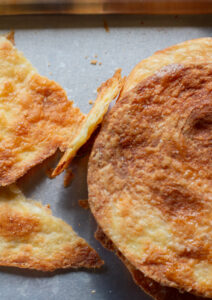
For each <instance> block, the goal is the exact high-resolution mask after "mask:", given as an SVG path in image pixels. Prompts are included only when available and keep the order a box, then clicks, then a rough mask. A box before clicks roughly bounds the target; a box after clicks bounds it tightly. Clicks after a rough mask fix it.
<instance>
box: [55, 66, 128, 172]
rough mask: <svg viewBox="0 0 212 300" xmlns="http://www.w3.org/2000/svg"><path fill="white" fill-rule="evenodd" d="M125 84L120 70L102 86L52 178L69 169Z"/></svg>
mask: <svg viewBox="0 0 212 300" xmlns="http://www.w3.org/2000/svg"><path fill="white" fill-rule="evenodd" d="M123 83H124V80H123V79H122V77H121V69H119V70H117V71H116V72H115V74H114V75H113V77H112V78H110V79H108V80H107V81H106V82H104V83H103V84H102V85H101V86H100V88H99V89H98V96H97V99H96V101H95V103H94V106H93V107H92V109H91V111H90V112H89V113H88V115H87V116H86V118H85V120H84V121H83V124H82V126H81V127H80V128H79V130H78V132H77V135H76V136H75V138H74V139H73V140H72V141H71V143H70V144H69V146H68V149H67V150H66V152H65V154H64V155H63V157H62V158H61V160H60V162H59V163H58V165H57V167H56V168H55V170H54V171H53V173H52V177H55V176H57V175H59V174H60V173H61V172H63V171H64V170H65V169H66V168H67V167H68V165H69V163H70V162H71V160H72V159H73V157H74V156H75V154H76V153H77V151H78V150H79V148H80V147H81V146H82V145H83V144H85V143H86V142H87V140H88V139H89V138H90V137H91V135H92V133H93V132H94V131H95V129H96V128H97V126H98V125H99V124H100V123H101V122H102V120H103V117H104V115H105V114H106V112H107V110H108V108H109V105H110V103H111V102H112V101H113V100H114V99H115V98H116V97H117V96H118V94H119V93H120V91H121V89H122V87H123Z"/></svg>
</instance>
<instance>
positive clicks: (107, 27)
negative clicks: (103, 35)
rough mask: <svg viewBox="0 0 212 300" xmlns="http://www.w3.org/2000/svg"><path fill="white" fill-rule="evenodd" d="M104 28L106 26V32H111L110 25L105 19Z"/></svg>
mask: <svg viewBox="0 0 212 300" xmlns="http://www.w3.org/2000/svg"><path fill="white" fill-rule="evenodd" d="M104 28H105V31H106V32H110V29H109V26H108V23H107V21H106V20H104Z"/></svg>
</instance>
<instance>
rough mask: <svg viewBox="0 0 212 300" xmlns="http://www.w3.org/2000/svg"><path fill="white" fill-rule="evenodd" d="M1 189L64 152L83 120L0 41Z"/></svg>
mask: <svg viewBox="0 0 212 300" xmlns="http://www.w3.org/2000/svg"><path fill="white" fill-rule="evenodd" d="M0 83H1V88H0V100H1V101H0V102H1V112H0V185H2V186H5V185H8V184H10V183H12V182H14V181H16V180H17V179H18V178H19V177H21V176H23V175H24V174H25V173H26V172H27V171H28V170H29V169H30V168H31V167H33V166H34V165H36V164H39V163H41V162H42V161H43V160H44V159H46V158H47V157H49V156H51V155H53V154H54V153H55V151H56V150H57V149H58V148H59V149H60V150H61V151H65V150H66V148H67V146H68V145H69V143H70V141H71V140H72V138H73V137H74V136H75V134H76V132H77V130H78V127H79V126H81V124H82V122H83V120H84V115H83V114H82V113H81V112H80V110H79V109H78V108H74V107H73V103H72V102H70V101H68V99H67V95H66V93H65V91H64V90H63V89H62V88H61V87H60V86H59V85H58V84H57V83H55V82H54V81H52V80H49V79H47V78H46V77H43V76H40V75H39V74H38V73H37V72H36V70H35V69H34V68H33V67H32V66H31V64H30V63H29V62H28V61H27V60H26V59H25V58H24V56H23V55H22V54H21V53H20V52H18V50H17V49H16V48H15V47H14V46H13V44H12V43H11V42H10V41H9V40H8V39H6V38H5V37H0Z"/></svg>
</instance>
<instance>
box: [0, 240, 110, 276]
mask: <svg viewBox="0 0 212 300" xmlns="http://www.w3.org/2000/svg"><path fill="white" fill-rule="evenodd" d="M103 264H104V262H103V261H102V260H101V259H100V257H99V255H98V254H97V252H96V251H95V250H94V249H93V248H91V247H90V246H88V244H86V243H85V242H83V241H82V242H80V243H78V245H75V247H74V248H73V247H70V246H67V247H66V248H64V249H61V252H59V253H58V254H57V255H55V256H54V257H50V258H49V259H42V260H40V259H39V258H38V259H37V258H35V257H33V256H32V253H31V251H30V246H29V247H27V246H26V247H25V249H23V251H22V253H20V254H18V255H15V257H14V258H13V257H12V256H10V257H8V258H7V259H0V265H1V266H7V267H17V268H24V269H33V270H38V271H43V272H53V271H55V270H57V269H69V268H100V267H101V266H102V265H103Z"/></svg>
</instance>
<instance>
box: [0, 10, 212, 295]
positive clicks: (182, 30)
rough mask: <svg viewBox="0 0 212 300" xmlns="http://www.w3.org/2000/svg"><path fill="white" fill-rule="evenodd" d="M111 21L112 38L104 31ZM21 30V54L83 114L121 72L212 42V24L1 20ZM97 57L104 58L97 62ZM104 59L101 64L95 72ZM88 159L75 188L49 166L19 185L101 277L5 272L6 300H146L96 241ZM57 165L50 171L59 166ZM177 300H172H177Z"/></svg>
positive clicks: (0, 283)
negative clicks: (86, 247)
mask: <svg viewBox="0 0 212 300" xmlns="http://www.w3.org/2000/svg"><path fill="white" fill-rule="evenodd" d="M104 21H107V23H108V26H109V29H110V30H109V32H107V31H106V30H105V28H104V26H103V24H104ZM11 29H13V30H15V40H16V45H17V47H18V49H20V50H22V51H23V52H24V54H25V56H26V57H27V58H28V59H29V60H30V61H31V62H32V64H33V65H34V66H35V67H36V68H37V69H38V70H39V72H40V73H41V74H42V75H45V76H48V77H49V78H52V79H54V80H56V81H58V82H59V83H60V84H61V85H62V86H63V87H64V88H65V90H66V91H67V93H68V96H69V98H70V99H74V101H75V104H76V105H77V106H79V107H80V108H81V109H82V111H83V112H85V113H87V112H88V111H89V109H90V108H91V106H90V105H89V103H88V101H89V100H90V99H95V96H96V88H97V87H98V86H99V85H100V84H101V83H102V82H103V81H104V80H106V79H107V78H108V77H110V76H111V75H112V74H113V72H114V70H115V69H117V68H119V67H122V69H123V74H124V75H127V74H128V73H129V71H130V70H131V69H132V67H133V66H134V65H135V64H136V63H138V62H139V61H140V60H141V59H143V58H145V57H147V56H149V55H151V54H152V53H153V52H154V51H156V50H159V49H163V48H164V47H167V46H169V45H172V44H176V43H179V42H182V41H185V40H187V39H193V38H198V37H204V36H212V18H211V16H189V17H185V16H184V17H182V16H170V17H165V16H128V17H126V16H107V17H101V16H63V15H58V16H18V17H1V18H0V33H6V32H8V31H9V30H11ZM96 56H97V57H96ZM92 59H97V61H98V62H101V63H102V64H101V65H99V64H98V63H97V64H96V65H92V64H90V62H91V60H92ZM87 159H88V156H86V155H85V156H82V157H77V158H76V159H75V161H74V162H73V171H74V174H75V177H74V180H73V181H72V183H71V185H70V186H69V187H68V188H64V187H63V174H62V175H60V176H59V177H57V178H56V179H54V180H50V179H49V178H47V177H46V174H45V169H46V163H45V164H43V165H41V166H37V167H35V168H34V169H32V170H31V171H30V172H29V173H28V174H27V175H26V176H25V177H24V178H22V179H21V180H20V181H19V186H21V188H22V190H23V192H24V193H25V195H27V196H30V197H32V198H34V199H37V200H40V201H41V202H42V203H45V204H47V203H49V204H50V205H51V208H52V210H53V213H54V215H56V216H58V217H61V218H63V219H64V220H65V221H66V222H68V223H69V224H71V225H72V226H73V228H74V229H75V231H76V232H77V233H78V234H79V235H80V236H82V237H84V238H85V239H86V240H87V241H88V242H89V243H90V244H91V245H92V246H93V247H94V248H95V249H96V250H97V251H98V252H99V254H100V255H101V257H102V258H103V259H104V260H105V266H104V267H103V268H102V269H101V270H98V271H92V270H91V271H86V270H83V271H82V270H79V271H69V270H66V271H57V272H55V273H41V272H37V271H27V270H19V269H15V268H6V267H4V268H3V267H2V268H0V299H1V300H12V299H16V300H28V299H30V300H70V299H71V300H84V299H85V300H129V299H133V300H147V299H150V298H149V297H148V296H146V295H145V294H144V293H143V292H142V291H141V290H140V289H139V288H138V287H137V286H136V285H135V284H134V282H133V280H132V279H131V276H130V275H129V273H128V271H127V270H126V268H125V267H124V266H123V265H122V263H121V262H120V261H119V259H118V258H117V257H115V255H114V254H113V253H110V252H108V251H107V250H105V249H103V248H102V247H101V245H100V244H99V243H98V242H97V241H96V240H95V239H94V237H93V234H94V231H95V228H96V224H95V221H94V219H93V217H92V216H91V214H90V213H89V211H87V210H84V209H83V208H81V207H80V206H79V205H78V200H79V199H86V198H87V184H86V170H87ZM53 160H55V158H54V159H50V160H49V161H48V162H47V163H48V164H51V163H53ZM170 300H171V299H170Z"/></svg>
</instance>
